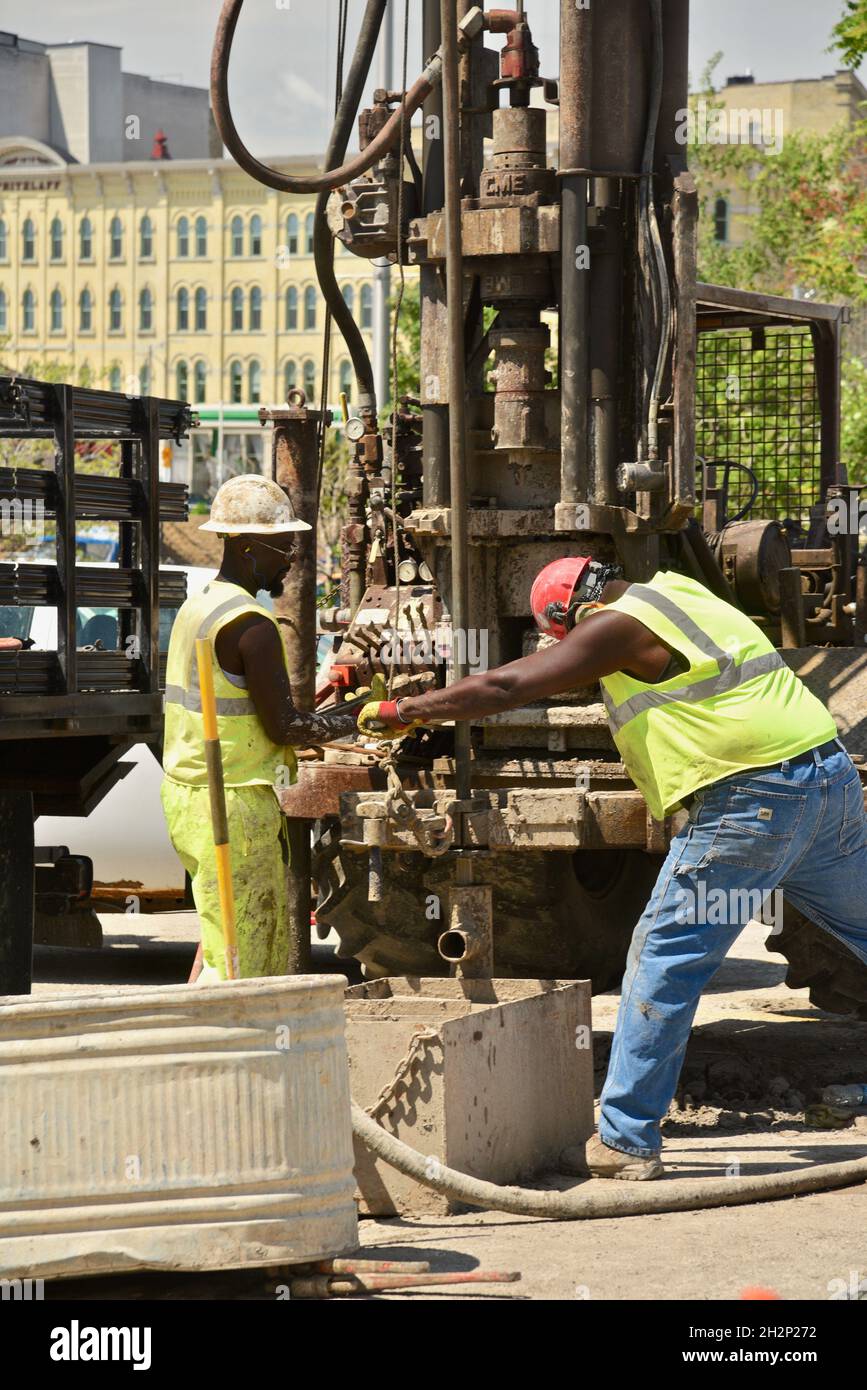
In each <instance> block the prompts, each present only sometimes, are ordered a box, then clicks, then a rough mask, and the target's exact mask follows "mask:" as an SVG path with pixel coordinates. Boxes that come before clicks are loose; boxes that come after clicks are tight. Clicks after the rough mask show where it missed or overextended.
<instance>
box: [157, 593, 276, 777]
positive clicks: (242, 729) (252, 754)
mask: <svg viewBox="0 0 867 1390" xmlns="http://www.w3.org/2000/svg"><path fill="white" fill-rule="evenodd" d="M243 613H256V614H258V615H260V616H264V617H266V618H268V620H269V621H270V622H274V619H273V617H272V615H271V614H270V613H269V612H268V610H267V608H263V607H262V606H261V604H259V603H257V602H256V601H255V599H252V598H251V597H250V595H249V594H248V593H247V591H246V589H242V588H241V587H240V586H239V585H238V584H229V583H227V582H225V581H224V580H222V579H220V580H216V579H214V580H212V581H211V582H210V584H208V585H207V587H206V588H204V589H203V590H202V592H201V593H199V594H195V595H194V596H193V597H192V598H188V599H187V601H186V603H184V604H183V605H182V606H181V608H180V610H179V611H178V615H177V617H176V618H175V622H174V626H173V628H172V635H171V640H170V641H169V655H168V665H167V670H166V699H165V744H164V751H163V771H164V772H165V775H166V776H167V777H168V778H170V779H171V780H172V781H173V782H180V783H182V784H183V785H184V786H188V787H205V786H207V784H208V774H207V769H206V766H205V732H204V726H203V722H202V696H201V691H200V689H199V669H198V664H197V662H196V638H198V637H201V638H207V640H208V642H209V644H210V651H211V667H212V670H213V673H214V695H215V697H216V702H217V731H218V733H219V735H220V749H221V752H222V755H223V779H224V782H225V785H226V786H227V787H253V786H291V784H292V783H293V782H294V781H295V780H296V777H297V775H298V762H297V759H296V757H295V751H294V749H293V748H288V747H287V748H282V747H281V746H280V745H279V744H278V743H273V742H272V741H271V739H270V738H269V737H268V735H267V734H266V732H265V729H264V727H263V725H262V721H261V720H260V718H259V716H258V714H257V713H256V707H255V705H254V704H253V701H252V700H251V699H250V697H249V694H248V692H247V690H246V689H245V688H242V687H239V686H237V685H233V684H232V682H231V681H230V680H227V678H226V676H225V675H224V674H223V671H222V670H221V668H220V663H219V662H218V660H217V654H216V650H215V646H214V644H215V642H216V638H217V633H218V632H219V631H220V629H221V628H222V627H225V625H226V624H227V623H230V622H234V621H235V619H236V618H239V617H240V616H241V614H243ZM275 626H276V624H275ZM281 647H282V642H281ZM283 659H284V662H285V659H286V658H285V653H284V657H283Z"/></svg>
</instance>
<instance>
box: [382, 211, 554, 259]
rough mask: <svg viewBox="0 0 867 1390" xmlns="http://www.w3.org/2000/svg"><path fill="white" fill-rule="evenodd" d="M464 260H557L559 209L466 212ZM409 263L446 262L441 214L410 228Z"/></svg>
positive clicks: (462, 229)
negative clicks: (478, 258)
mask: <svg viewBox="0 0 867 1390" xmlns="http://www.w3.org/2000/svg"><path fill="white" fill-rule="evenodd" d="M461 233H462V238H463V245H464V256H465V258H467V259H475V258H477V257H483V256H527V255H531V254H536V255H545V256H554V255H557V254H558V252H559V250H560V209H559V207H556V206H552V207H547V206H542V207H527V206H522V207H496V208H476V209H464V211H463V214H462V216H461ZM409 250H410V261H411V262H412V263H413V264H416V265H421V264H422V263H423V262H425V261H443V260H445V255H446V239H445V225H444V218H443V215H442V213H438V212H434V213H431V214H430V216H429V217H426V218H424V219H422V220H420V221H418V222H414V223H413V224H412V225H411V227H410V236H409Z"/></svg>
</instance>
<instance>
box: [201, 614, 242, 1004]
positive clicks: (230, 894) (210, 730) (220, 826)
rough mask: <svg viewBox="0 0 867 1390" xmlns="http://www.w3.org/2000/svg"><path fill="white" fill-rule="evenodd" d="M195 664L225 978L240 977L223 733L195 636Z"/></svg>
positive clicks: (207, 661) (209, 672) (206, 660)
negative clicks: (203, 734)
mask: <svg viewBox="0 0 867 1390" xmlns="http://www.w3.org/2000/svg"><path fill="white" fill-rule="evenodd" d="M196 663H197V665H198V668H199V691H200V693H201V697H202V723H203V725H204V729H205V765H206V767H207V769H208V792H209V794H210V798H211V825H212V827H213V832H214V854H215V858H216V864H217V893H218V895H219V899H220V917H221V920H222V926H223V945H224V948H225V960H226V978H227V979H229V980H237V979H238V978H239V977H240V973H241V972H240V969H239V966H238V938H237V935H236V932H235V894H234V891H233V888H232V861H231V856H230V852H229V818H228V815H227V813H226V789H225V786H224V785H223V759H222V755H221V753H220V735H219V732H218V730H217V702H216V699H215V698H214V672H213V669H212V667H211V648H210V644H209V643H208V642H207V641H205V640H203V639H202V638H201V637H198V638H196Z"/></svg>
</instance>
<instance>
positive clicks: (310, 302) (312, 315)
mask: <svg viewBox="0 0 867 1390" xmlns="http://www.w3.org/2000/svg"><path fill="white" fill-rule="evenodd" d="M304 327H305V328H306V329H311V328H315V327H316V289H315V287H314V286H313V285H308V286H307V288H306V290H305V291H304Z"/></svg>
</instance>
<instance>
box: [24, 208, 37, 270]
mask: <svg viewBox="0 0 867 1390" xmlns="http://www.w3.org/2000/svg"><path fill="white" fill-rule="evenodd" d="M21 259H22V261H35V260H36V232H35V230H34V227H33V218H32V217H25V219H24V225H23V226H22V228H21Z"/></svg>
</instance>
